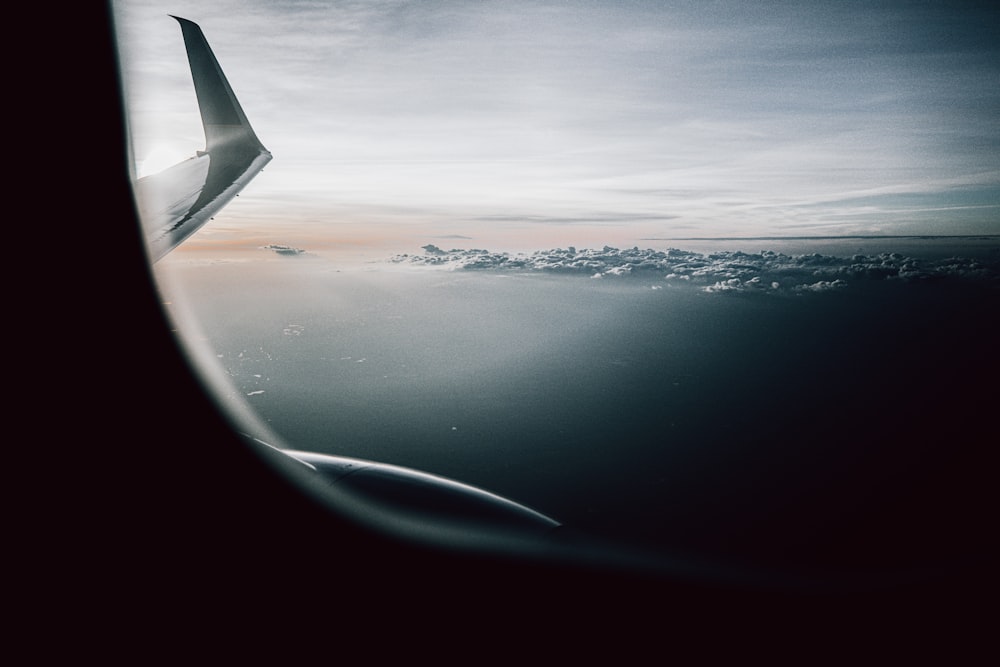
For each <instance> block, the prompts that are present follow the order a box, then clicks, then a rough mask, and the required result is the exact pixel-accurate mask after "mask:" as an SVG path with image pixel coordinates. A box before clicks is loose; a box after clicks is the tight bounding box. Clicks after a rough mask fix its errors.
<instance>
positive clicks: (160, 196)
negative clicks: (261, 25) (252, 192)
mask: <svg viewBox="0 0 1000 667" xmlns="http://www.w3.org/2000/svg"><path fill="white" fill-rule="evenodd" d="M171 18H174V19H176V20H177V22H178V23H180V25H181V32H182V33H183V35H184V44H185V46H186V48H187V53H188V61H189V63H190V65H191V78H192V79H193V80H194V88H195V94H196V95H197V97H198V108H199V110H200V111H201V120H202V124H203V126H204V128H205V150H204V151H198V154H197V156H195V157H193V158H189V159H187V160H184V161H183V162H180V163H178V164H175V165H174V166H173V167H170V168H169V169H165V170H164V171H161V172H159V173H157V174H152V175H150V176H145V177H143V178H140V179H138V180H137V181H136V198H137V200H138V202H139V209H140V217H141V219H142V222H143V226H144V227H145V228H146V237H147V239H148V240H149V251H150V258H151V259H152V260H153V261H154V262H155V261H157V260H159V259H160V258H161V257H163V256H164V255H166V254H167V253H168V252H170V251H171V250H172V249H173V248H175V247H177V246H178V245H179V244H180V243H182V242H183V241H184V239H186V238H187V237H188V236H190V235H191V234H193V233H194V232H196V231H197V230H198V228H199V227H201V226H202V225H203V224H205V223H206V222H207V221H208V220H210V219H211V218H212V216H213V215H215V214H216V213H217V212H218V211H219V210H221V209H222V207H223V206H225V205H226V203H227V202H229V201H230V200H232V198H233V197H235V196H236V195H237V194H238V193H239V191H240V190H241V189H243V187H244V186H245V185H246V184H247V183H248V182H250V179H252V178H253V177H254V176H255V175H256V174H257V173H258V172H259V171H260V170H261V169H263V168H264V165H265V164H267V162H268V161H269V160H270V159H271V153H270V151H268V150H267V149H266V148H264V146H263V144H261V143H260V140H259V139H258V138H257V135H256V134H254V131H253V129H252V128H251V127H250V123H249V122H248V121H247V117H246V114H244V113H243V109H242V108H241V107H240V103H239V102H238V101H237V100H236V95H235V94H234V93H233V89H232V88H231V87H230V86H229V82H228V81H227V80H226V75H225V74H223V73H222V68H221V67H220V66H219V62H218V61H217V60H216V59H215V55H214V54H213V53H212V49H211V48H210V47H209V46H208V41H207V40H206V39H205V35H204V34H203V33H202V32H201V28H199V27H198V24H197V23H193V22H191V21H188V20H187V19H182V18H180V17H178V16H172V15H171Z"/></svg>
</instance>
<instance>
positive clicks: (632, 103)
mask: <svg viewBox="0 0 1000 667" xmlns="http://www.w3.org/2000/svg"><path fill="white" fill-rule="evenodd" d="M983 4H984V5H986V4H988V3H983ZM168 13H169V14H176V15H178V16H183V17H185V18H188V19H191V20H193V21H195V22H197V23H199V24H200V25H201V27H202V29H203V30H204V32H205V35H206V37H207V38H208V40H209V43H210V44H211V46H212V48H213V49H214V51H215V54H216V57H217V58H218V60H219V61H220V63H221V65H222V67H223V69H224V71H225V72H226V74H227V76H228V78H229V81H230V83H231V84H232V86H233V88H234V89H235V91H236V93H237V96H238V97H239V99H240V101H241V103H242V106H243V108H244V110H245V112H246V114H247V117H248V118H249V119H250V122H251V124H252V125H253V127H254V130H255V131H256V133H257V135H258V136H259V137H260V138H261V140H262V142H263V143H264V145H265V146H267V148H268V149H269V150H270V151H271V152H272V153H273V155H274V160H273V162H272V163H271V164H269V165H268V167H267V168H266V169H265V170H264V172H263V173H262V174H260V175H259V176H258V177H257V178H256V179H255V180H254V181H253V182H252V183H251V184H250V185H249V186H248V187H247V188H246V190H244V192H243V193H242V194H241V197H240V198H239V199H237V200H235V201H234V202H232V203H231V204H230V205H229V206H228V207H227V208H226V209H225V211H224V212H223V213H222V214H220V215H219V216H217V218H216V220H214V221H213V222H212V223H210V224H209V225H206V227H205V228H204V229H203V230H202V231H201V232H199V233H198V234H197V235H196V236H195V237H193V238H192V239H191V240H190V241H189V242H187V243H185V244H184V245H183V246H181V248H180V249H178V251H177V252H182V253H184V252H186V253H196V252H198V251H199V250H201V249H204V248H206V247H211V248H215V249H219V248H222V247H225V246H226V244H233V245H234V247H237V246H238V247H246V248H249V247H254V248H257V247H259V246H261V245H265V244H268V243H277V244H288V245H291V246H294V247H298V248H303V249H305V250H306V251H309V252H324V251H330V252H344V251H346V250H347V249H350V248H355V249H367V250H371V249H372V248H376V249H380V250H381V249H384V250H387V251H388V250H391V251H393V252H395V251H399V250H406V249H410V250H417V249H418V248H419V247H420V246H423V245H424V244H426V243H428V242H433V243H436V244H438V245H444V246H448V247H456V246H457V247H487V248H491V249H494V250H501V251H503V250H531V249H538V248H548V247H563V246H568V245H576V246H582V247H591V246H594V247H600V246H602V245H604V244H610V245H618V246H622V247H631V246H632V245H641V246H649V245H656V244H657V243H660V244H661V245H663V244H664V243H665V241H664V240H665V239H683V238H689V237H759V236H844V235H873V234H874V235H880V234H943V235H950V234H1000V10H997V9H987V8H985V7H983V8H981V7H980V6H979V5H977V4H974V3H939V2H881V3H877V2H851V1H847V2H836V3H829V2H825V3H812V2H802V1H793V0H789V1H779V2H773V1H772V2H735V1H733V2H730V1H728V0H720V1H718V2H684V1H678V2H643V1H633V2H629V1H625V0H623V1H620V2H594V1H580V2H518V1H513V2H503V3H500V2H496V3H493V2H449V1H441V2H406V1H396V0H384V1H383V0H373V1H369V2H213V3H206V2H200V1H199V2H193V1H188V0H179V1H177V2H172V3H164V2H154V1H132V0H122V1H121V2H119V3H118V4H117V22H118V29H119V31H120V33H121V36H122V40H123V48H122V52H121V53H122V57H123V61H124V63H125V70H126V76H127V79H126V85H127V90H128V95H129V99H130V105H129V106H130V109H129V111H130V127H131V132H132V140H133V148H134V153H135V158H136V160H137V162H138V165H139V170H140V174H142V173H148V172H149V171H153V170H155V169H156V168H157V166H159V167H163V166H166V165H167V164H170V163H172V162H176V161H179V160H180V159H183V158H185V157H188V156H191V155H193V154H194V152H195V151H196V150H199V149H201V148H203V146H204V137H203V134H202V131H201V127H200V123H199V116H198V113H197V105H196V101H195V98H194V92H193V87H192V84H191V79H190V73H189V71H188V68H187V61H186V55H185V52H184V47H183V41H182V38H181V33H180V29H179V27H178V26H177V25H176V23H175V22H174V21H173V20H171V19H170V18H169V17H168V16H167V15H168ZM164 160H166V162H164ZM442 240H443V241H442ZM206 244H208V245H207V246H206ZM668 245H676V244H668Z"/></svg>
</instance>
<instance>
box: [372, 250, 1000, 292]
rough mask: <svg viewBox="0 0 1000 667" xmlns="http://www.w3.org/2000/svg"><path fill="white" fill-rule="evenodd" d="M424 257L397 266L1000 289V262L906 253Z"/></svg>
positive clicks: (809, 285)
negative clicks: (971, 284) (967, 285)
mask: <svg viewBox="0 0 1000 667" xmlns="http://www.w3.org/2000/svg"><path fill="white" fill-rule="evenodd" d="M423 250H424V254H422V255H409V254H402V255H395V256H393V257H391V258H390V259H389V261H390V262H393V263H396V264H410V265H416V266H430V267H438V268H442V269H448V270H452V271H520V272H542V273H559V274H567V275H580V276H588V277H591V278H617V279H628V278H635V277H641V278H643V279H649V278H656V279H658V280H664V281H666V282H667V284H668V285H670V286H682V285H693V286H697V287H699V288H701V289H703V290H704V291H706V292H710V293H719V292H761V293H763V292H772V293H787V292H798V293H802V292H828V291H837V290H841V289H844V288H846V287H848V286H849V285H852V284H856V283H859V282H862V281H897V282H909V283H914V282H938V281H975V282H978V283H982V284H988V285H994V286H996V287H1000V260H992V261H986V260H981V259H971V258H962V257H951V258H947V259H922V258H916V257H908V256H906V255H902V254H900V253H881V254H876V255H852V256H850V257H836V256H831V255H821V254H818V253H813V254H806V255H786V254H783V253H777V252H772V251H769V250H764V251H761V252H758V253H747V252H739V251H737V252H729V251H727V252H714V253H708V254H703V253H698V252H693V251H689V250H679V249H677V248H670V249H668V250H653V249H645V250H643V249H640V248H638V247H633V248H626V249H619V248H613V247H610V246H604V247H603V248H600V249H596V248H584V249H580V250H578V249H577V248H575V247H573V246H570V247H568V248H554V249H550V250H537V251H535V252H531V253H517V254H511V253H507V252H491V251H489V250H482V249H476V248H473V249H451V250H443V249H441V248H439V247H437V246H435V245H432V244H428V245H426V246H424V247H423Z"/></svg>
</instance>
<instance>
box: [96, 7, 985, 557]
mask: <svg viewBox="0 0 1000 667" xmlns="http://www.w3.org/2000/svg"><path fill="white" fill-rule="evenodd" d="M179 5H180V6H178V7H171V8H170V12H171V13H172V14H176V15H177V16H179V17H183V19H182V20H179V21H175V20H173V19H171V18H170V17H168V16H167V15H166V13H165V11H164V10H163V9H162V7H161V4H160V3H157V2H125V3H120V4H118V5H116V19H117V23H118V29H119V32H120V39H121V41H122V45H123V48H122V61H123V69H124V71H125V75H126V84H127V87H126V88H127V92H128V96H129V97H128V103H129V118H130V129H131V137H132V147H133V151H134V155H135V161H136V168H137V177H139V179H140V180H139V182H138V184H137V189H138V191H139V192H140V198H142V196H145V197H146V199H145V200H144V201H145V202H146V209H145V214H144V215H145V216H146V217H147V218H149V217H154V213H155V214H157V215H159V214H163V215H164V216H166V217H165V218H164V219H165V220H168V222H167V223H166V227H162V228H157V230H154V232H152V233H151V236H150V244H151V259H152V260H154V261H155V265H154V270H155V274H156V277H157V280H158V281H159V286H160V289H161V291H162V295H163V299H164V302H165V304H166V305H165V307H166V309H167V311H168V312H169V313H170V315H171V316H172V318H173V320H174V321H175V322H176V325H177V328H178V333H179V336H180V337H181V338H182V340H183V341H184V343H185V345H186V346H187V347H188V349H189V350H190V354H191V355H192V357H193V358H196V359H197V360H198V363H199V364H201V366H202V368H203V370H204V372H205V373H206V375H208V376H211V377H213V378H215V380H213V382H215V387H216V391H218V392H219V393H220V396H221V399H222V400H224V401H225V402H226V404H227V405H229V407H230V409H231V410H234V411H238V412H241V413H243V414H247V415H251V417H249V418H248V419H249V420H250V421H251V422H253V423H254V424H256V425H257V427H259V429H260V430H259V431H258V433H256V434H254V435H255V437H257V438H259V439H262V440H265V441H269V442H270V444H272V445H274V446H276V447H278V448H281V449H283V450H288V451H291V452H299V453H300V454H299V458H300V460H301V461H302V462H303V463H305V464H308V465H310V466H311V467H313V468H320V469H323V470H324V471H326V472H327V473H328V474H330V475H331V478H336V479H347V478H348V477H350V478H351V479H353V480H355V481H356V482H357V485H356V488H355V491H357V492H358V493H361V494H363V495H364V494H368V495H369V496H370V497H372V498H385V497H386V495H385V494H388V495H389V496H391V497H392V500H393V502H396V503H398V504H400V505H401V506H405V507H410V508H414V507H417V508H420V509H419V511H421V512H424V511H426V512H427V515H428V516H433V515H434V513H435V512H437V511H438V509H435V508H437V507H438V505H441V506H447V510H446V511H448V512H452V511H458V512H459V513H461V512H464V511H466V509H468V511H469V516H470V517H473V520H474V521H475V520H479V518H481V517H483V516H485V515H486V514H490V513H491V512H494V510H495V511H496V513H497V516H502V517H503V521H507V520H510V521H512V522H514V523H517V522H523V523H524V524H525V525H531V526H534V527H535V528H538V529H539V530H540V531H541V532H545V531H547V530H548V529H550V528H553V527H555V526H558V529H553V530H552V531H551V532H552V535H553V537H552V539H563V538H561V537H559V535H561V534H566V535H570V536H571V539H572V540H581V541H586V540H594V541H595V542H597V543H602V544H613V545H622V546H623V548H628V549H633V548H634V549H636V550H638V551H639V552H641V553H645V554H652V555H653V556H654V557H655V558H662V559H663V562H665V563H666V562H670V563H674V562H676V559H678V558H680V559H682V560H685V561H686V562H708V563H717V564H720V566H722V567H726V566H733V567H740V568H743V567H749V568H763V569H765V570H781V571H791V570H796V571H799V570H801V571H805V572H813V571H816V572H839V573H843V572H852V573H855V572H864V573H876V574H878V573H906V572H911V571H916V570H920V571H926V570H927V569H928V568H929V569H933V568H934V567H937V566H943V564H947V563H951V562H952V561H953V560H954V559H955V558H959V557H960V558H968V557H976V554H979V553H981V552H982V550H983V548H984V547H983V545H984V544H985V540H986V537H985V535H983V534H982V533H983V531H982V528H981V526H982V525H983V521H984V519H985V511H986V510H985V507H987V506H989V505H990V502H989V497H988V496H989V494H988V489H989V487H990V482H989V481H988V480H987V479H986V477H985V475H986V472H985V471H986V470H987V469H988V466H986V465H985V461H986V457H987V454H988V451H989V450H990V448H991V446H992V439H991V436H990V434H991V433H994V432H995V424H994V423H993V418H992V415H993V413H994V411H995V406H994V405H993V403H994V401H995V392H993V391H992V390H991V389H990V387H991V384H990V383H992V382H994V378H996V377H997V371H998V370H1000V368H998V361H997V355H996V350H995V340H996V337H995V331H996V314H997V313H998V312H1000V308H998V307H997V306H998V305H1000V298H998V297H1000V218H998V212H1000V151H998V150H996V149H997V138H998V136H1000V132H998V130H1000V119H998V117H997V115H996V113H995V109H996V108H997V105H998V104H1000V92H998V89H997V88H996V86H995V85H991V82H995V81H996V79H997V77H998V75H1000V71H998V70H1000V58H998V57H997V56H998V55H1000V54H998V53H997V49H998V46H997V44H996V43H995V42H994V41H992V40H990V34H989V29H988V26H989V25H994V26H995V25H996V20H997V16H996V14H995V12H990V11H987V10H981V11H979V10H977V11H971V10H970V11H965V10H964V9H963V10H958V9H954V8H951V6H949V7H948V8H945V7H939V8H925V9H923V10H921V12H922V13H917V10H915V9H913V8H912V7H904V6H903V5H902V4H897V3H887V4H883V5H879V6H878V7H871V6H868V5H867V4H862V3H857V4H855V3H846V4H838V5H836V6H830V7H825V8H823V9H822V10H821V11H820V10H816V9H814V8H812V7H811V6H810V7H809V8H808V9H807V8H806V6H805V5H802V4H800V3H793V2H789V3H769V4H767V5H766V6H757V5H754V6H746V5H745V4H744V3H736V2H732V3H730V2H721V3H715V4H713V5H712V6H711V7H710V8H708V7H705V6H704V3H684V2H682V3H674V4H671V5H665V4H663V3H658V2H650V3H645V2H637V3H627V4H621V3H600V2H586V3H579V4H573V5H566V4H563V3H536V2H524V3H520V2H515V3H504V4H502V5H487V6H481V5H478V4H475V5H465V4H452V3H433V4H428V3H419V4H409V3H398V2H390V1H386V2H372V3H363V4H361V5H355V4H351V5H346V6H342V5H336V4H334V5H324V4H321V5H318V6H313V5H303V6H301V7H299V6H295V5H287V4H284V3H282V4H271V3H263V2H262V3H252V11H245V10H241V11H239V12H235V11H231V9H232V8H231V7H229V6H228V4H227V3H224V2H222V3H212V4H209V5H205V4H203V3H179ZM241 6H242V5H241ZM179 25H180V28H179V27H178V26H179ZM942 25H946V26H948V27H949V29H948V31H942V30H939V26H942ZM199 26H200V27H199ZM202 31H203V33H202ZM199 35H203V37H204V46H201V45H200V44H201V42H199V41H198V40H199V39H200V38H199ZM192 44H194V46H192ZM206 48H207V51H206V50H205V49H206ZM206 53H208V54H210V55H205V54H206ZM211 54H214V58H215V59H217V63H218V68H215V67H214V66H212V61H211V60H210V57H211ZM189 58H190V60H189ZM206 63H207V64H206ZM199 72H200V74H199ZM219 72H221V76H220V75H219ZM199 76H201V77H203V79H202V80H201V81H199V80H198V79H199ZM193 79H194V81H193ZM220 100H221V101H220ZM236 100H238V102H237V101H236ZM265 147H266V148H265ZM272 156H273V160H272V159H271V157H272ZM186 159H187V161H184V162H181V161H182V160H186ZM178 162H181V164H180V165H179V166H180V168H181V171H171V170H174V169H176V168H175V167H170V166H169V165H173V164H175V163H178ZM184 165H186V166H184ZM164 168H167V170H166V171H164ZM182 171H183V174H182V175H180V176H169V177H162V178H161V179H160V180H146V179H144V178H143V177H154V176H158V175H159V176H162V175H163V174H175V175H176V174H181V172H182ZM188 179H193V180H188ZM251 179H252V180H251ZM154 182H155V183H156V187H152V186H149V191H148V192H146V193H145V195H143V188H144V187H147V186H144V183H154ZM191 183H194V185H191ZM237 193H238V194H239V195H240V196H239V198H238V199H236V198H235V196H236V194H237ZM223 206H224V207H223ZM170 216H173V217H170ZM324 455H325V456H327V457H341V458H340V459H337V460H334V459H333V458H324ZM338 461H339V462H338ZM376 464H377V465H382V466H383V467H381V468H378V469H377V470H376V469H375V468H372V469H371V474H370V475H369V476H367V477H362V476H361V475H359V474H356V473H355V471H356V470H358V469H359V466H360V467H364V466H367V465H376ZM393 466H395V467H396V468H394V467H393ZM401 471H402V472H401ZM376 473H377V474H376ZM394 475H395V477H394ZM422 475H423V476H426V477H422ZM362 479H364V481H363V482H362V481H361V480H362ZM425 483H427V484H432V485H434V486H433V488H434V489H435V492H434V493H433V494H430V495H427V494H425V493H423V492H422V491H421V490H420V489H423V488H424V487H423V486H421V485H422V484H425ZM407 485H411V486H412V488H411V486H407ZM449 485H450V486H449ZM389 487H391V489H392V490H390V491H386V490H385V489H387V488H389ZM404 487H405V488H406V489H410V490H414V491H413V493H412V494H410V493H409V492H408V491H404V490H403V489H404ZM463 494H464V495H463ZM477 494H480V495H477ZM459 496H461V497H463V498H465V499H466V500H465V501H459V502H458V504H457V505H455V504H453V503H452V500H451V499H452V498H453V497H459ZM507 501H510V503H511V507H516V509H515V510H512V511H513V514H511V513H508V509H510V507H507V506H504V507H500V505H498V504H497V503H503V502H507ZM477 503H479V504H477ZM456 507H459V508H460V509H459V510H455V508H456ZM498 507H500V509H497V508H498ZM469 508H471V509H469ZM491 516H492V514H491ZM484 520H485V519H484ZM490 520H492V519H490ZM542 529H544V530H542ZM567 539H570V538H567Z"/></svg>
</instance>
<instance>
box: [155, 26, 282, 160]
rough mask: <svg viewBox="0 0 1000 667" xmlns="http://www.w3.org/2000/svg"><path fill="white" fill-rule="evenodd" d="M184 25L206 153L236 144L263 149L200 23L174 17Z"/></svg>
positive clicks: (183, 29) (185, 42)
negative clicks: (232, 143) (203, 130)
mask: <svg viewBox="0 0 1000 667" xmlns="http://www.w3.org/2000/svg"><path fill="white" fill-rule="evenodd" d="M170 17H171V18H173V19H175V20H176V21H177V22H178V23H180V25H181V32H182V33H183V34H184V45H185V47H186V48H187V54H188V60H189V62H190V64H191V76H192V78H193V79H194V89H195V93H196V95H197V96H198V107H199V109H200V110H201V120H202V124H203V125H204V127H205V151H206V152H208V153H211V152H212V150H213V149H215V148H218V147H220V146H223V145H225V144H228V143H230V142H233V141H236V142H239V143H241V144H244V145H245V146H247V147H248V148H249V147H252V148H254V149H257V150H260V149H264V146H263V144H261V143H260V140H259V139H257V135H256V134H254V131H253V128H251V127H250V122H249V121H248V120H247V117H246V114H244V113H243V109H242V107H240V103H239V102H238V101H237V99H236V95H235V94H234V93H233V89H232V88H231V87H230V86H229V81H227V80H226V75H225V74H223V73H222V68H221V67H220V66H219V62H218V61H217V60H216V59H215V55H214V54H213V53H212V49H211V48H210V47H209V46H208V41H207V40H206V39H205V35H204V33H202V31H201V28H200V27H199V26H198V24H197V23H194V22H192V21H189V20H187V19H183V18H180V17H179V16H174V15H172V14H171V15H170Z"/></svg>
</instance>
